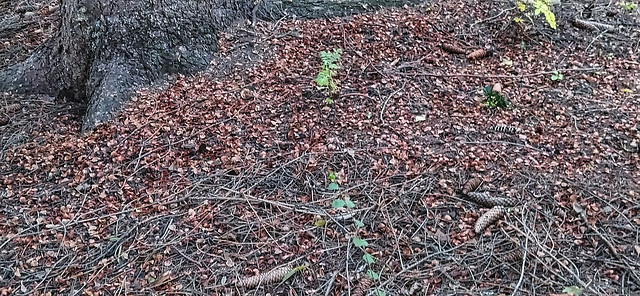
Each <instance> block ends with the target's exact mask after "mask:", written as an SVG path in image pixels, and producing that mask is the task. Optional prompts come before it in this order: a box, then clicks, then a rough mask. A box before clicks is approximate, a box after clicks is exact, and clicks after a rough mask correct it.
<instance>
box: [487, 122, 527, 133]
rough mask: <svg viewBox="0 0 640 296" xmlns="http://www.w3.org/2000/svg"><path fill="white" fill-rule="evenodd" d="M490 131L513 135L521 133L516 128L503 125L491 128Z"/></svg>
mask: <svg viewBox="0 0 640 296" xmlns="http://www.w3.org/2000/svg"><path fill="white" fill-rule="evenodd" d="M489 130H491V131H495V132H499V133H505V134H512V135H513V134H518V133H520V132H521V130H520V129H519V128H517V127H515V126H510V125H502V124H496V125H493V126H491V127H489Z"/></svg>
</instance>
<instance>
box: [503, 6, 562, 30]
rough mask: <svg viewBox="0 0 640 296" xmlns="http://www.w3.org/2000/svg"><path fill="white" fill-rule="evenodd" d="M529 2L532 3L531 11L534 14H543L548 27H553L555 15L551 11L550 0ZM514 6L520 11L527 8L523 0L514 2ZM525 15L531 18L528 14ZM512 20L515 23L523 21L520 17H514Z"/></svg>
mask: <svg viewBox="0 0 640 296" xmlns="http://www.w3.org/2000/svg"><path fill="white" fill-rule="evenodd" d="M531 3H532V4H533V8H534V11H533V13H534V14H535V15H540V14H544V18H545V20H546V21H547V24H549V27H551V28H552V29H555V28H556V15H555V14H554V13H553V11H551V7H552V6H553V3H552V2H551V0H533V1H532V2H531ZM516 6H517V7H518V9H519V10H520V11H521V12H525V11H526V10H527V4H524V3H523V2H520V1H518V3H516ZM526 16H527V17H528V18H529V19H531V17H530V16H529V15H526ZM513 21H515V22H516V23H522V22H524V21H523V20H522V18H520V17H514V18H513ZM532 21H533V20H532Z"/></svg>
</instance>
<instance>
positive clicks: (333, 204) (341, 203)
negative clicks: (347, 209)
mask: <svg viewBox="0 0 640 296" xmlns="http://www.w3.org/2000/svg"><path fill="white" fill-rule="evenodd" d="M344 204H345V203H344V200H342V199H334V200H333V201H332V202H331V207H332V208H334V209H342V208H344Z"/></svg>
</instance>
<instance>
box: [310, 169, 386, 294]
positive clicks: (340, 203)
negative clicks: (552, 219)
mask: <svg viewBox="0 0 640 296" xmlns="http://www.w3.org/2000/svg"><path fill="white" fill-rule="evenodd" d="M327 179H329V186H327V189H328V190H331V191H336V190H338V189H339V188H338V183H337V182H336V181H337V176H336V174H335V173H334V172H331V171H330V172H329V176H328V177H327ZM331 207H332V208H334V209H344V208H346V209H353V208H355V207H356V204H355V203H354V202H353V201H351V200H350V199H349V198H338V197H336V198H335V199H334V200H333V201H332V202H331ZM353 224H354V225H355V230H354V233H355V234H354V235H353V238H352V240H351V243H352V244H353V246H355V247H356V248H358V249H360V250H361V251H362V253H363V255H362V260H363V261H364V262H365V263H366V264H367V277H368V278H370V279H372V280H374V281H377V282H379V281H380V274H378V273H377V272H376V271H375V270H373V264H374V263H375V262H376V259H375V257H373V255H371V254H369V253H367V251H366V249H365V248H366V247H367V246H368V245H369V242H367V240H366V239H364V238H361V237H360V236H358V235H357V230H358V229H360V228H362V227H364V226H365V224H364V223H363V222H362V221H360V220H358V219H356V218H355V217H354V218H353ZM325 225H326V221H324V220H323V222H322V223H320V224H319V223H317V222H316V226H318V227H323V226H325ZM374 295H376V296H385V295H387V293H386V292H385V290H383V289H381V288H376V289H375V290H374Z"/></svg>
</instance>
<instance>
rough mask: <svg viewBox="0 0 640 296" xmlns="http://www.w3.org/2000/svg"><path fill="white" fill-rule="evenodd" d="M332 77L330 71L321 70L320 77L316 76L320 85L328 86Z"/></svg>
mask: <svg viewBox="0 0 640 296" xmlns="http://www.w3.org/2000/svg"><path fill="white" fill-rule="evenodd" d="M330 78H331V77H330V76H329V73H327V72H325V71H321V72H320V73H318V77H316V80H315V81H316V84H317V85H318V86H322V87H327V86H329V79H330Z"/></svg>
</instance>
